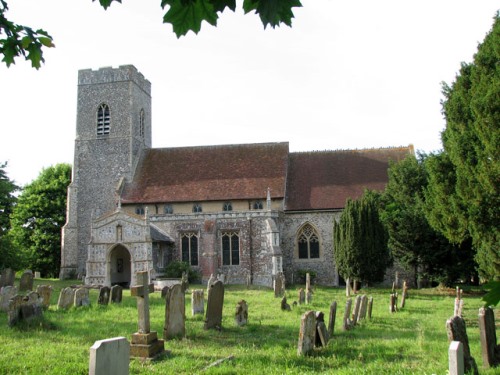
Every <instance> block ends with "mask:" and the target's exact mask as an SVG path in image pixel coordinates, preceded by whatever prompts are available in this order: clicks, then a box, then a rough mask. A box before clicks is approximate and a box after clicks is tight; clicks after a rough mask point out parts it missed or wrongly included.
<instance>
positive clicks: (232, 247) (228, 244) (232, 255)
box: [221, 232, 240, 266]
mask: <svg viewBox="0 0 500 375" xmlns="http://www.w3.org/2000/svg"><path fill="white" fill-rule="evenodd" d="M221 240H222V264H223V265H224V266H237V265H239V264H240V236H239V235H238V233H236V232H224V233H222V235H221Z"/></svg>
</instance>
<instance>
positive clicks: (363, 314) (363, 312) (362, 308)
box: [358, 294, 368, 322]
mask: <svg viewBox="0 0 500 375" xmlns="http://www.w3.org/2000/svg"><path fill="white" fill-rule="evenodd" d="M367 307H368V297H367V296H366V294H363V295H362V296H361V306H360V308H359V314H358V322H359V321H361V320H363V319H366V310H367Z"/></svg>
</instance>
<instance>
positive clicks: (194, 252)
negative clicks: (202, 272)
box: [181, 233, 198, 266]
mask: <svg viewBox="0 0 500 375" xmlns="http://www.w3.org/2000/svg"><path fill="white" fill-rule="evenodd" d="M181 255H182V261H183V262H186V263H188V264H190V265H191V266H197V265H198V235H197V234H196V233H183V234H182V235H181Z"/></svg>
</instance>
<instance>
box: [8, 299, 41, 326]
mask: <svg viewBox="0 0 500 375" xmlns="http://www.w3.org/2000/svg"><path fill="white" fill-rule="evenodd" d="M7 315H8V322H7V323H8V325H9V327H12V326H14V325H16V324H17V323H18V322H20V321H23V320H24V321H29V320H31V319H33V318H37V317H41V316H43V308H42V303H41V299H40V296H39V295H38V293H36V292H31V293H29V294H28V295H27V296H20V295H18V294H17V295H15V296H14V297H12V298H11V299H10V301H9V307H8V311H7Z"/></svg>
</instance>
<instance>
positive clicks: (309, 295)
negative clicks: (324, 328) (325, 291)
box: [306, 289, 312, 305]
mask: <svg viewBox="0 0 500 375" xmlns="http://www.w3.org/2000/svg"><path fill="white" fill-rule="evenodd" d="M306 303H307V304H308V305H309V304H311V303H312V290H311V289H306Z"/></svg>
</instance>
